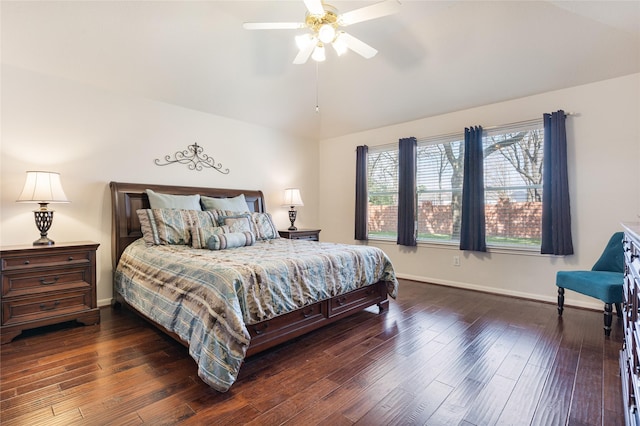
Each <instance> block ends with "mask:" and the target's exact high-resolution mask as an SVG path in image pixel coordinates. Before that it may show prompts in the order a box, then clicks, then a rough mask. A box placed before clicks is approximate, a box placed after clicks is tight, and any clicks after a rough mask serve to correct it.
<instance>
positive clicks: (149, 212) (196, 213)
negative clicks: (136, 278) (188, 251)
mask: <svg viewBox="0 0 640 426" xmlns="http://www.w3.org/2000/svg"><path fill="white" fill-rule="evenodd" d="M136 213H137V214H138V219H139V220H140V228H141V230H142V239H143V240H144V242H145V243H146V244H147V245H171V244H179V245H186V244H189V243H190V242H191V232H190V228H191V227H193V226H198V227H213V226H217V221H216V219H217V217H216V215H215V214H214V212H206V211H202V210H184V209H139V210H136Z"/></svg>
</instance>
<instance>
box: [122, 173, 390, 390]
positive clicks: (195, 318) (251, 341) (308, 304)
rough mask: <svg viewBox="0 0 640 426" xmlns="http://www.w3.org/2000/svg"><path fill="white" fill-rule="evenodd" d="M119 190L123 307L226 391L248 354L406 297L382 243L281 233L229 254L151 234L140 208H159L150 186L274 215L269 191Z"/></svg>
mask: <svg viewBox="0 0 640 426" xmlns="http://www.w3.org/2000/svg"><path fill="white" fill-rule="evenodd" d="M110 188H111V198H112V209H113V210H112V244H111V247H112V260H113V268H114V280H113V283H114V292H113V294H114V305H115V306H119V305H124V306H126V307H128V308H131V309H133V310H134V312H136V313H138V314H140V315H141V316H142V317H143V318H145V319H147V320H149V321H150V322H151V323H152V324H154V325H155V326H157V327H158V328H159V329H160V330H162V331H163V332H165V333H167V334H168V335H170V336H171V337H173V338H174V339H176V340H178V341H179V342H181V343H182V344H184V345H185V346H187V347H188V348H189V353H190V355H191V356H192V357H193V358H194V360H195V361H196V363H197V364H198V375H199V376H200V378H201V379H202V380H203V381H204V382H206V383H207V384H209V385H210V386H211V387H213V388H214V389H216V390H218V391H222V392H225V391H227V390H228V389H229V388H230V387H231V385H232V384H233V382H234V381H235V379H236V377H237V374H238V371H239V368H240V366H241V365H242V362H243V361H244V359H245V357H247V356H251V355H253V354H256V353H258V352H261V351H264V350H266V349H268V348H271V347H273V346H276V345H278V344H281V343H283V342H286V341H288V340H290V339H293V338H295V337H298V336H301V335H302V334H305V333H307V332H310V331H312V330H315V329H317V328H319V327H322V326H324V325H327V324H330V323H332V322H335V321H337V320H339V319H341V318H344V317H346V316H348V315H351V314H353V313H355V312H358V311H361V310H363V309H365V308H367V307H369V306H373V305H377V306H378V308H379V313H383V312H384V311H386V310H387V309H388V303H389V300H388V296H391V297H395V296H396V294H397V286H398V282H397V279H396V277H395V273H394V271H393V266H392V265H391V262H390V261H389V259H388V258H387V256H386V255H385V254H384V253H383V252H382V251H381V250H379V249H377V248H374V247H368V246H364V245H343V244H333V243H325V242H313V241H304V240H289V239H285V238H277V232H276V237H275V238H264V239H261V240H258V241H255V242H253V243H251V244H249V243H247V246H246V247H238V248H229V249H226V250H217V249H213V250H208V249H206V248H194V247H200V246H196V245H195V242H196V240H195V238H194V240H193V241H192V243H193V244H192V245H189V244H184V245H180V244H175V245H167V244H164V245H163V244H159V245H153V244H149V241H148V240H145V239H144V238H143V227H144V226H145V224H146V225H147V228H145V229H146V230H145V233H147V234H148V232H149V227H148V224H147V223H146V219H145V216H139V214H138V213H139V211H143V212H152V211H153V210H151V209H150V203H149V197H148V195H147V190H151V191H155V192H156V193H160V194H171V195H178V196H180V195H193V194H199V196H203V197H212V198H215V199H231V198H234V197H238V196H240V195H241V194H242V196H243V197H244V200H245V202H246V205H247V211H248V212H249V214H250V215H252V217H255V218H264V217H265V216H267V215H265V213H266V209H265V203H264V197H263V194H262V192H261V191H256V190H233V189H218V188H201V187H185V186H169V185H150V184H138V183H122V182H111V183H110ZM198 215H199V217H200V216H202V213H200V212H198ZM141 218H142V219H143V220H142V223H141ZM220 218H222V216H220V217H218V218H217V219H216V220H218V219H220ZM190 230H191V232H192V235H196V233H194V232H195V231H194V228H193V227H192V228H190ZM274 230H275V229H274ZM227 232H228V229H227ZM233 235H238V234H237V233H234V234H233ZM145 237H146V235H145ZM213 240H215V241H218V240H217V239H215V238H213V237H212V239H210V240H209V242H211V241H213ZM145 241H146V242H145ZM218 248H219V247H218ZM265 300H266V302H265Z"/></svg>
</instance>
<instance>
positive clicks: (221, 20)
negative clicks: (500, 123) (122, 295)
mask: <svg viewBox="0 0 640 426" xmlns="http://www.w3.org/2000/svg"><path fill="white" fill-rule="evenodd" d="M328 3H330V4H332V5H333V6H335V7H337V8H338V10H339V11H341V12H346V11H349V10H352V9H356V8H359V7H363V6H366V5H369V4H372V3H373V2H369V1H328ZM401 3H402V5H401V8H400V12H399V13H398V14H395V15H392V16H388V17H384V18H380V19H377V20H372V21H367V22H362V23H358V24H355V25H353V26H350V27H349V32H350V33H351V34H352V35H354V36H356V37H358V38H360V39H361V40H363V41H365V42H367V43H368V44H370V45H372V46H373V47H375V48H376V49H377V50H378V54H377V56H375V57H374V58H372V59H364V58H362V57H360V56H358V55H357V54H355V53H353V52H349V53H348V54H347V55H345V56H342V57H337V56H336V55H335V54H334V52H333V51H328V54H327V60H326V61H325V62H323V63H319V64H317V63H315V62H314V61H311V60H310V61H309V62H307V63H306V64H304V65H293V64H292V61H293V59H294V57H295V55H296V54H297V49H296V46H295V43H294V41H293V39H294V36H295V35H296V34H299V33H300V32H302V31H301V30H265V31H247V30H244V29H243V28H242V23H243V22H247V21H254V22H255V21H259V22H265V21H266V22H268V21H302V20H303V19H304V16H305V12H306V8H305V5H304V3H303V1H302V0H291V1H198V2H191V1H71V2H66V1H60V2H59V1H42V2H37V1H14V2H8V1H2V3H1V5H0V8H1V9H0V12H1V20H2V22H1V23H2V29H1V36H2V53H1V55H2V62H3V64H7V65H10V66H13V67H18V68H23V69H26V70H30V71H35V72H38V73H42V74H46V75H53V76H57V77H61V78H64V79H69V80H73V81H78V82H80V83H83V84H89V85H93V86H97V87H100V88H104V89H107V90H110V91H115V92H119V93H124V94H127V95H132V96H141V97H145V98H149V99H153V100H158V101H162V102H167V103H170V104H174V105H179V106H182V107H185V108H190V109H194V110H199V111H203V112H207V113H211V114H216V115H220V116H225V117H229V118H233V119H237V120H242V121H245V122H249V123H255V124H259V125H263V126H268V127H272V128H276V129H280V130H282V131H284V132H287V133H291V134H294V135H297V136H302V137H305V138H310V139H324V138H328V137H333V136H339V135H343V134H348V133H352V132H357V131H361V130H366V129H371V128H376V127H381V126H386V125H390V124H395V123H399V122H404V121H408V120H413V119H417V118H421V117H428V116H433V115H438V114H443V113H447V112H451V111H456V110H461V109H465V108H470V107H474V106H479V105H485V104H489V103H494V102H499V101H503V100H508V99H514V98H519V97H523V96H528V95H532V94H536V93H542V92H546V91H551V90H556V89H560V88H565V87H571V86H576V85H581V84H585V83H590V82H594V81H599V80H604V79H608V78H613V77H618V76H623V75H628V74H632V73H637V72H640V2H638V1H622V2H616V1H584V2H582V1H504V2H500V1H487V2H485V1H410V0H404V1H402V2H401ZM316 105H318V106H319V112H316Z"/></svg>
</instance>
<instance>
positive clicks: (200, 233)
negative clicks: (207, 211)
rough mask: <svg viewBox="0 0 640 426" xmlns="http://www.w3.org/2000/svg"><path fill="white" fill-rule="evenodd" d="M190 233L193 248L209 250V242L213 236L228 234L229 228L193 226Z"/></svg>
mask: <svg viewBox="0 0 640 426" xmlns="http://www.w3.org/2000/svg"><path fill="white" fill-rule="evenodd" d="M189 231H190V232H191V247H193V248H196V249H201V248H207V241H209V238H211V236H212V235H220V234H228V233H229V227H228V226H203V227H200V226H192V227H191V228H190V229H189Z"/></svg>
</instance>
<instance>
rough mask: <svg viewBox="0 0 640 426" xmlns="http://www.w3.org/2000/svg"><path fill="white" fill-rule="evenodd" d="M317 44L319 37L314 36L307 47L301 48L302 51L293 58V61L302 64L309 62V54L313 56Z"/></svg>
mask: <svg viewBox="0 0 640 426" xmlns="http://www.w3.org/2000/svg"><path fill="white" fill-rule="evenodd" d="M317 44H318V39H316V38H315V37H313V39H312V41H311V42H310V43H309V44H307V45H306V46H305V47H303V48H302V49H300V51H299V52H298V54H297V55H296V58H295V59H294V60H293V63H294V64H296V65H301V64H304V63H305V62H307V60H308V59H309V56H311V54H312V53H313V50H314V49H315V48H316V45H317Z"/></svg>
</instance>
